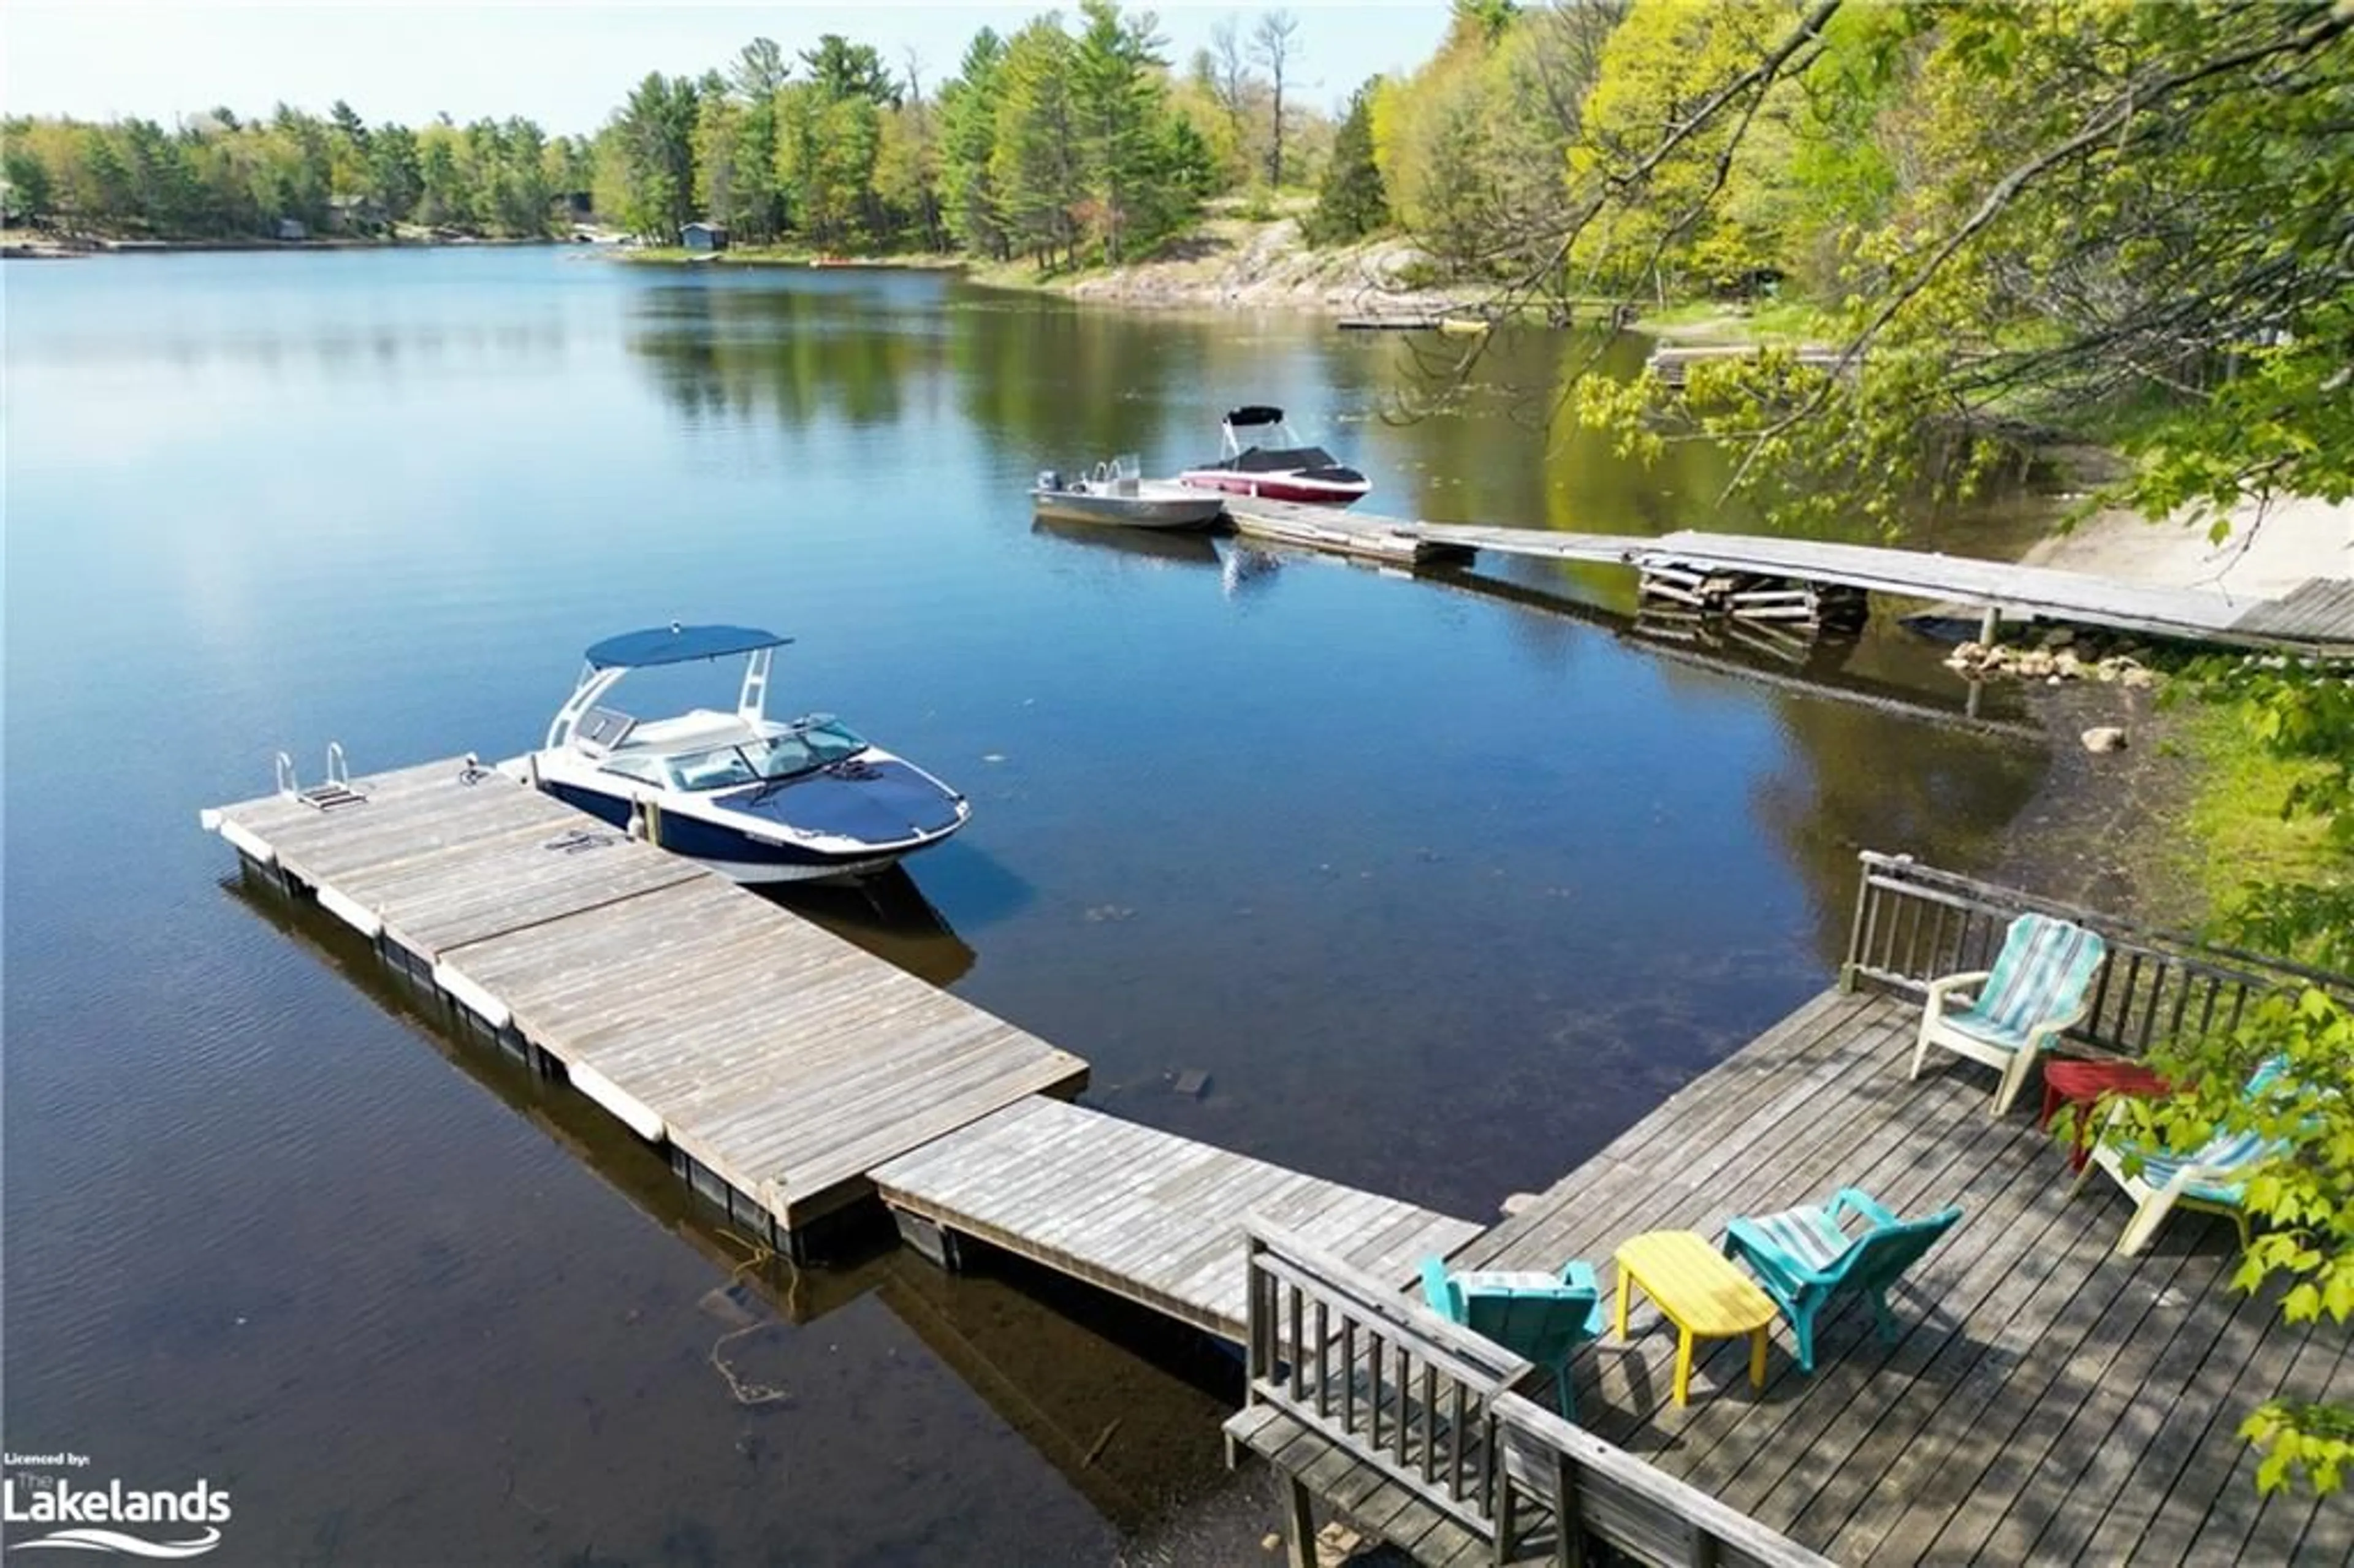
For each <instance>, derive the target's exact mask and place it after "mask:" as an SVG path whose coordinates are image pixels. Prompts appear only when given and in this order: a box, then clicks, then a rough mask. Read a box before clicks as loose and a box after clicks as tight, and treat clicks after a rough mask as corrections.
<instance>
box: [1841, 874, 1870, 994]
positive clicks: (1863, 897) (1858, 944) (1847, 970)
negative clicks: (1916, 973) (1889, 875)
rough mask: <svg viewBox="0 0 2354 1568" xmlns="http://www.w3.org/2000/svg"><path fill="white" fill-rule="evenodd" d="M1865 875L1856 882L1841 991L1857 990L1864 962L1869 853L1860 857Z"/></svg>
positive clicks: (1868, 893) (1868, 887)
mask: <svg viewBox="0 0 2354 1568" xmlns="http://www.w3.org/2000/svg"><path fill="white" fill-rule="evenodd" d="M1858 863H1859V864H1861V866H1862V867H1863V874H1862V876H1861V877H1860V878H1859V879H1858V880H1857V882H1856V888H1855V918H1854V919H1853V920H1851V921H1850V922H1849V924H1848V928H1847V961H1846V962H1844V963H1842V964H1840V982H1839V983H1840V990H1841V991H1853V990H1854V989H1855V970H1856V966H1857V965H1858V964H1861V962H1862V961H1863V911H1864V906H1866V905H1868V904H1870V903H1871V902H1872V858H1871V855H1870V853H1869V852H1866V853H1865V854H1864V855H1862V856H1861V857H1859V861H1858Z"/></svg>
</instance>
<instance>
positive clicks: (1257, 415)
mask: <svg viewBox="0 0 2354 1568" xmlns="http://www.w3.org/2000/svg"><path fill="white" fill-rule="evenodd" d="M1226 423H1227V424H1229V425H1279V424H1281V423H1283V410H1282V409H1280V408H1268V407H1267V405H1266V404H1264V403H1250V404H1246V405H1245V406H1244V407H1242V408H1236V409H1235V410H1234V412H1232V413H1230V414H1228V415H1227V416H1226Z"/></svg>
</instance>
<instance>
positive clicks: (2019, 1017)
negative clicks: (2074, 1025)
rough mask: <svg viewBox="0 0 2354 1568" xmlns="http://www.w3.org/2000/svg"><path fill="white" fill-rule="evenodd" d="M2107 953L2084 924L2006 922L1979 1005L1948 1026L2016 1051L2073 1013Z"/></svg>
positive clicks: (2036, 919) (2028, 919) (2038, 918)
mask: <svg viewBox="0 0 2354 1568" xmlns="http://www.w3.org/2000/svg"><path fill="white" fill-rule="evenodd" d="M2107 953H2108V945H2107V944H2106V943H2105V942H2103V941H2102V940H2101V938H2099V937H2098V936H2096V935H2095V934H2094V933H2093V932H2091V931H2087V930H2085V929H2084V927H2082V926H2072V925H2070V924H2069V923H2068V922H2067V921H2065V920H2055V919H2053V918H2052V917H2051V916H2048V915H2035V914H2028V915H2021V916H2020V917H2019V918H2018V919H2016V920H2013V921H2012V922H2011V923H2010V931H2009V935H2008V936H2006V937H2005V938H2003V943H2002V952H2001V953H2000V954H1999V955H1998V956H1997V958H1996V959H1995V961H1994V972H1993V973H1992V974H1990V975H1988V977H1987V981H1986V986H1985V989H1983V990H1982V991H1979V992H1978V1001H1977V1003H1976V1004H1975V1005H1973V1006H1972V1007H1971V1008H1970V1009H1969V1010H1968V1011H1967V1012H1963V1013H1959V1014H1956V1016H1955V1017H1954V1018H1952V1019H1950V1020H1948V1022H1951V1023H1952V1024H1954V1025H1955V1026H1956V1027H1957V1028H1959V1029H1960V1030H1962V1032H1963V1033H1967V1034H1968V1035H1970V1036H1971V1037H1972V1038H1974V1039H1978V1040H1983V1041H1985V1042H1986V1043H1987V1044H1990V1045H2001V1046H2007V1047H2009V1049H2011V1050H2017V1049H2019V1048H2020V1046H2022V1045H2024V1044H2026V1043H2027V1036H2028V1033H2029V1032H2030V1031H2031V1030H2032V1029H2034V1028H2035V1027H2036V1026H2037V1025H2038V1024H2042V1023H2049V1022H2052V1020H2054V1019H2059V1018H2065V1017H2067V1016H2068V1015H2069V1014H2070V1013H2072V1012H2075V1011H2076V1008H2077V1006H2078V1004H2079V1003H2081V1002H2082V1001H2084V988H2085V986H2087V985H2088V984H2090V983H2091V982H2092V979H2093V976H2094V973H2095V972H2096V971H2097V970H2098V969H2100V967H2101V960H2102V959H2104V958H2105V957H2106V956H2107Z"/></svg>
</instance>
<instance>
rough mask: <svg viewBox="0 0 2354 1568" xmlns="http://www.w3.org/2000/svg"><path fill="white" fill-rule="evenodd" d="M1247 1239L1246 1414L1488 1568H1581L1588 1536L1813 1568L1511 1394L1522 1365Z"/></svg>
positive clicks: (1339, 1272)
mask: <svg viewBox="0 0 2354 1568" xmlns="http://www.w3.org/2000/svg"><path fill="white" fill-rule="evenodd" d="M1246 1237H1247V1240H1246V1269H1247V1279H1248V1288H1249V1294H1248V1298H1247V1301H1248V1308H1247V1318H1246V1323H1247V1334H1246V1347H1247V1352H1248V1357H1249V1392H1248V1400H1249V1403H1251V1404H1272V1405H1274V1406H1276V1407H1277V1408H1278V1409H1280V1410H1282V1411H1283V1412H1284V1413H1285V1414H1288V1415H1289V1416H1291V1417H1292V1418H1293V1419H1294V1420H1296V1421H1298V1422H1299V1424H1300V1425H1303V1426H1305V1427H1307V1428H1308V1429H1309V1430H1310V1432H1311V1433H1313V1434H1315V1435H1316V1436H1319V1437H1320V1438H1322V1439H1324V1440H1325V1441H1326V1442H1329V1443H1330V1444H1331V1445H1333V1446H1335V1447H1337V1448H1339V1449H1340V1450H1341V1451H1342V1452H1344V1453H1345V1454H1347V1455H1348V1456H1349V1457H1352V1458H1354V1459H1356V1460H1358V1461H1360V1462H1362V1463H1363V1464H1366V1465H1369V1466H1371V1467H1373V1468H1374V1469H1376V1470H1379V1471H1380V1472H1381V1473H1382V1474H1383V1475H1384V1476H1385V1477H1387V1478H1389V1479H1390V1480H1392V1481H1394V1482H1396V1483H1397V1484H1399V1485H1400V1486H1403V1487H1405V1489H1407V1490H1408V1491H1410V1492H1411V1493H1413V1494H1414V1496H1416V1498H1419V1499H1422V1500H1423V1501H1425V1502H1427V1503H1428V1504H1430V1505H1431V1506H1432V1507H1434V1508H1436V1509H1437V1510H1439V1511H1440V1512H1441V1513H1443V1514H1445V1515H1446V1516H1447V1517H1448V1518H1449V1519H1451V1520H1455V1521H1456V1522H1457V1523H1458V1524H1460V1525H1462V1526H1464V1527H1466V1528H1467V1529H1469V1531H1471V1532H1472V1533H1473V1534H1474V1535H1475V1536H1476V1537H1478V1538H1479V1540H1482V1541H1485V1542H1492V1543H1493V1545H1494V1547H1495V1560H1496V1561H1497V1562H1498V1563H1506V1562H1511V1561H1514V1560H1516V1559H1517V1558H1518V1557H1519V1556H1520V1555H1521V1554H1522V1552H1523V1550H1525V1549H1527V1548H1530V1547H1531V1546H1532V1544H1534V1543H1535V1542H1539V1541H1540V1540H1549V1542H1550V1544H1551V1550H1552V1553H1553V1558H1554V1560H1555V1561H1556V1562H1557V1563H1584V1562H1585V1560H1586V1554H1587V1542H1588V1541H1589V1539H1591V1540H1594V1541H1599V1542H1604V1543H1606V1545H1609V1546H1612V1547H1615V1548H1617V1550H1619V1551H1621V1552H1627V1553H1628V1554H1630V1555H1632V1556H1634V1557H1636V1558H1637V1559H1638V1560H1640V1561H1642V1562H1645V1563H1691V1564H1704V1563H1713V1564H1719V1565H1721V1568H1750V1565H1755V1568H1827V1565H1826V1563H1825V1560H1824V1559H1822V1558H1820V1557H1818V1556H1816V1555H1815V1554H1814V1553H1812V1552H1808V1551H1806V1550H1805V1549H1804V1548H1802V1547H1800V1546H1798V1545H1797V1544H1796V1543H1795V1542H1790V1541H1788V1540H1786V1539H1785V1538H1783V1537H1782V1536H1779V1535H1776V1533H1774V1532H1773V1531H1770V1530H1767V1529H1766V1528H1765V1526H1763V1525H1761V1524H1759V1523H1758V1522H1757V1521H1756V1520H1752V1519H1750V1518H1749V1517H1748V1516H1747V1515H1745V1514H1743V1513H1741V1512H1739V1511H1738V1510H1734V1509H1731V1508H1728V1507H1726V1506H1725V1505H1724V1504H1723V1503H1720V1502H1718V1501H1717V1500H1716V1499H1713V1498H1712V1497H1709V1496H1708V1495H1707V1494H1706V1493H1704V1492H1702V1491H1699V1490H1698V1489H1694V1488H1692V1487H1690V1486H1687V1485H1685V1484H1684V1483H1683V1482H1682V1481H1680V1480H1678V1479H1676V1478H1674V1477H1672V1476H1670V1475H1667V1474H1666V1473H1664V1472H1662V1471H1659V1470H1655V1469H1653V1468H1652V1467H1650V1466H1649V1465H1647V1464H1645V1463H1644V1462H1643V1461H1642V1460H1640V1459H1638V1458H1636V1457H1634V1456H1633V1455H1631V1454H1628V1453H1626V1452H1624V1451H1622V1450H1620V1449H1618V1448H1616V1447H1614V1446H1611V1445H1610V1444H1608V1443H1606V1442H1604V1441H1603V1440H1602V1439H1601V1438H1599V1437H1596V1436H1594V1435H1593V1434H1592V1433H1590V1432H1586V1431H1585V1430H1584V1429H1583V1428H1580V1427H1578V1426H1575V1425H1572V1424H1571V1423H1569V1422H1567V1421H1564V1420H1563V1419H1562V1418H1561V1417H1560V1416H1558V1415H1556V1414H1553V1413H1552V1412H1551V1411H1549V1410H1547V1409H1545V1408H1544V1407H1543V1406H1542V1405H1540V1404H1534V1403H1532V1401H1530V1400H1528V1399H1525V1398H1523V1397H1522V1396H1521V1395H1520V1394H1518V1393H1514V1392H1513V1387H1514V1385H1515V1384H1517V1383H1522V1381H1523V1380H1525V1379H1526V1378H1527V1377H1529V1376H1530V1374H1531V1373H1532V1370H1533V1369H1532V1368H1531V1366H1530V1365H1529V1363H1528V1362H1526V1361H1522V1360H1521V1359H1520V1358H1519V1357H1517V1356H1514V1355H1513V1354H1511V1352H1510V1351H1505V1350H1503V1349H1502V1348H1500V1346H1497V1345H1495V1344H1493V1343H1491V1342H1490V1341H1489V1340H1485V1339H1482V1338H1481V1337H1479V1335H1477V1334H1474V1333H1472V1332H1471V1331H1470V1330H1468V1329H1465V1328H1462V1327H1461V1326H1459V1325H1458V1324H1455V1323H1450V1322H1448V1321H1447V1319H1443V1318H1441V1317H1439V1316H1437V1314H1436V1313H1433V1312H1430V1311H1427V1310H1426V1309H1424V1308H1422V1307H1421V1306H1419V1305H1418V1304H1416V1302H1415V1301H1413V1300H1412V1299H1410V1298H1407V1297H1405V1296H1403V1295H1401V1294H1400V1293H1399V1292H1398V1291H1396V1290H1395V1289H1394V1288H1393V1287H1389V1286H1386V1285H1384V1283H1383V1282H1382V1281H1380V1280H1377V1279H1374V1278H1373V1277H1371V1276H1369V1275H1366V1274H1364V1273H1363V1272H1362V1271H1360V1270H1358V1269H1356V1268H1353V1267H1352V1266H1350V1265H1348V1264H1346V1263H1343V1262H1341V1261H1340V1260H1339V1259H1337V1258H1333V1257H1331V1256H1330V1255H1326V1254H1324V1253H1321V1252H1320V1251H1318V1250H1317V1249H1315V1248H1313V1247H1310V1246H1308V1245H1304V1244H1302V1243H1301V1242H1299V1240H1298V1239H1297V1238H1295V1237H1293V1236H1291V1235H1289V1234H1287V1233H1285V1232H1283V1231H1281V1230H1279V1229H1277V1228H1275V1227H1273V1226H1270V1225H1267V1224H1263V1223H1261V1222H1257V1221H1252V1222H1250V1223H1249V1224H1247V1226H1246ZM1294 1484H1295V1485H1296V1484H1298V1482H1297V1481H1296V1480H1295V1482H1294ZM1563 1520H1568V1521H1571V1522H1570V1527H1569V1528H1568V1529H1566V1530H1564V1529H1563V1528H1562V1527H1561V1521H1563Z"/></svg>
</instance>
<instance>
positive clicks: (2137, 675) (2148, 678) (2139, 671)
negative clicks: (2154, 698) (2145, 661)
mask: <svg viewBox="0 0 2354 1568" xmlns="http://www.w3.org/2000/svg"><path fill="white" fill-rule="evenodd" d="M2117 679H2118V681H2119V682H2121V683H2124V684H2126V685H2128V686H2154V685H2156V684H2158V677H2157V676H2156V675H2153V674H2151V673H2149V672H2148V671H2147V670H2145V669H2143V668H2142V667H2141V666H2140V665H2138V664H2133V665H2129V666H2127V667H2126V671H2125V673H2123V674H2121V675H2119V676H2118V677H2117Z"/></svg>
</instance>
